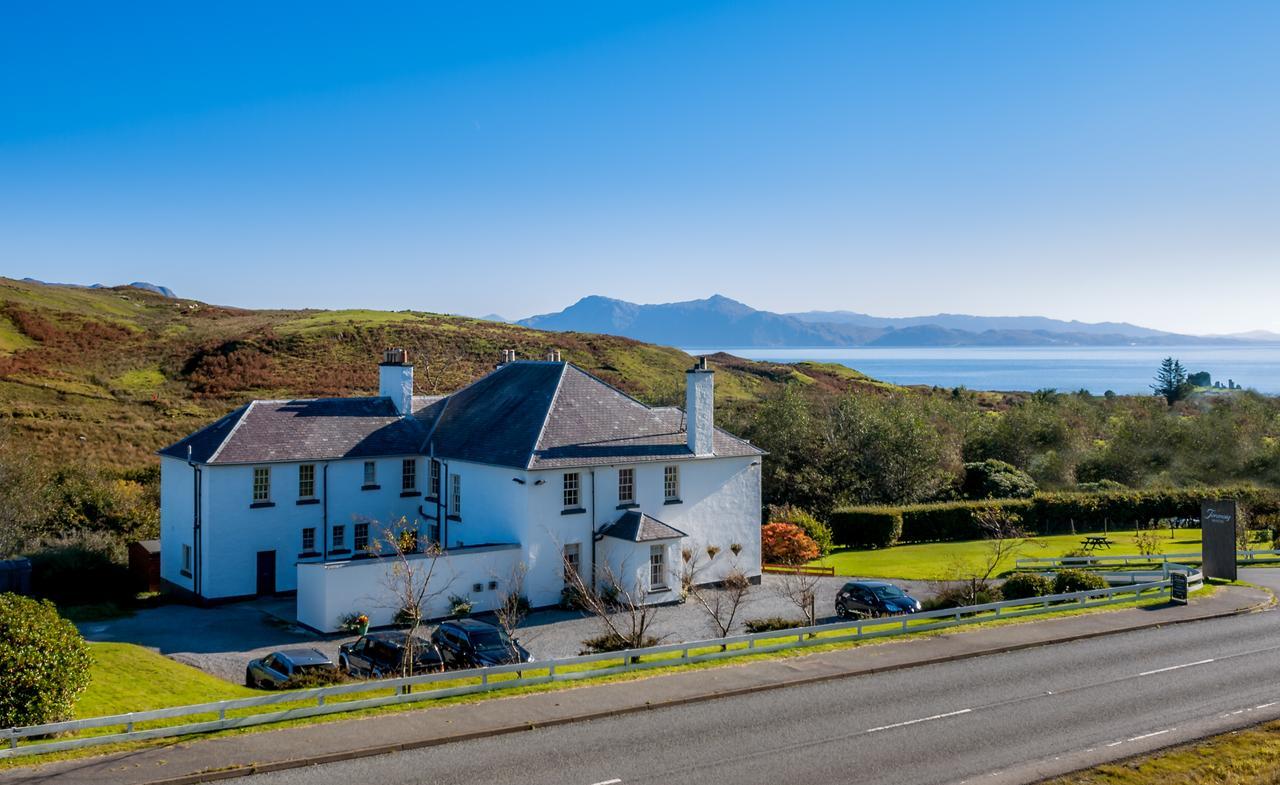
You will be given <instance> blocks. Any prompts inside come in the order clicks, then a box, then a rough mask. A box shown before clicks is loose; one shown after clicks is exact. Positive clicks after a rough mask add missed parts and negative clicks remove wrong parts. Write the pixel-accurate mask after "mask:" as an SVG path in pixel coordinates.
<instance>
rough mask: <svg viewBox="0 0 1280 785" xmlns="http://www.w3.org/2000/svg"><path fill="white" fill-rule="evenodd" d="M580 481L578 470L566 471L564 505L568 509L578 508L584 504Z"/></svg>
mask: <svg viewBox="0 0 1280 785" xmlns="http://www.w3.org/2000/svg"><path fill="white" fill-rule="evenodd" d="M580 482H581V478H580V476H579V475H578V473H577V472H565V474H564V507H565V509H566V510H576V509H577V508H578V507H581V506H582V504H581V502H582V494H581V493H580V490H579V485H580Z"/></svg>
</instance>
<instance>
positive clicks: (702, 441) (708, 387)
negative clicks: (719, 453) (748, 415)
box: [684, 369, 715, 455]
mask: <svg viewBox="0 0 1280 785" xmlns="http://www.w3.org/2000/svg"><path fill="white" fill-rule="evenodd" d="M684 411H685V420H686V421H685V430H686V431H687V439H688V444H689V449H690V450H691V451H693V454H694V455H710V454H711V453H712V451H713V447H712V439H713V436H714V434H715V374H714V373H712V372H711V371H703V370H696V369H695V370H691V371H686V372H685V393H684Z"/></svg>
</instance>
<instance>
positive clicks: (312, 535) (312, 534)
mask: <svg viewBox="0 0 1280 785" xmlns="http://www.w3.org/2000/svg"><path fill="white" fill-rule="evenodd" d="M308 539H309V540H311V545H310V546H308V545H307V540H308ZM302 552H303V553H315V552H316V529H315V527H314V526H307V527H304V528H303V530H302Z"/></svg>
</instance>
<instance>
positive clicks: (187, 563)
mask: <svg viewBox="0 0 1280 785" xmlns="http://www.w3.org/2000/svg"><path fill="white" fill-rule="evenodd" d="M182 571H183V572H184V573H186V574H187V575H190V574H191V546H190V545H183V546H182Z"/></svg>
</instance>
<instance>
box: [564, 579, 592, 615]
mask: <svg viewBox="0 0 1280 785" xmlns="http://www.w3.org/2000/svg"><path fill="white" fill-rule="evenodd" d="M560 607H561V608H564V609H565V610H570V611H585V610H587V608H588V607H590V606H589V605H588V604H587V598H586V597H583V596H582V590H581V589H579V588H578V587H577V586H576V585H574V584H569V585H568V586H565V587H564V588H563V589H561V590H560Z"/></svg>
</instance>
